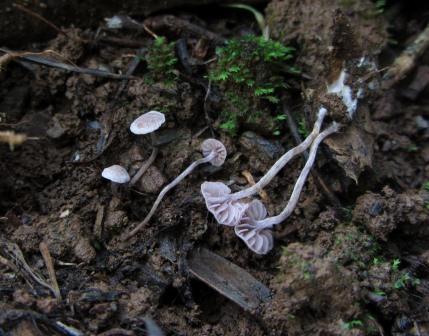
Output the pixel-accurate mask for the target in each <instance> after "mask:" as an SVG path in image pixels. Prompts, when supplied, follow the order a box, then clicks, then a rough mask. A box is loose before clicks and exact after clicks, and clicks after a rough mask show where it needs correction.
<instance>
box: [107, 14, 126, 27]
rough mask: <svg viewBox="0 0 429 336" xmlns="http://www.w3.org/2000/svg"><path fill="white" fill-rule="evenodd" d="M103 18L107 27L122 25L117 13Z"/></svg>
mask: <svg viewBox="0 0 429 336" xmlns="http://www.w3.org/2000/svg"><path fill="white" fill-rule="evenodd" d="M104 20H105V21H106V25H107V28H109V29H120V28H122V26H123V22H122V18H121V17H120V16H118V15H115V16H113V17H111V18H106V19H104Z"/></svg>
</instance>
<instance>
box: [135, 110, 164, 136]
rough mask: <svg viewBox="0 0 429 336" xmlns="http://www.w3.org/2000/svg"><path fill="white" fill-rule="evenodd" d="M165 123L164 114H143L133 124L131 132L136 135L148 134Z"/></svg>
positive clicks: (156, 112) (155, 112)
mask: <svg viewBox="0 0 429 336" xmlns="http://www.w3.org/2000/svg"><path fill="white" fill-rule="evenodd" d="M163 123H165V116H164V113H161V112H158V111H150V112H147V113H145V114H142V115H141V116H140V117H138V118H137V119H136V120H134V121H133V122H132V123H131V126H130V131H131V132H132V133H134V134H147V133H152V132H153V131H156V130H157V129H158V128H160V127H161V125H162V124H163Z"/></svg>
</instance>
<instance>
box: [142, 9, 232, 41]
mask: <svg viewBox="0 0 429 336" xmlns="http://www.w3.org/2000/svg"><path fill="white" fill-rule="evenodd" d="M143 24H144V25H146V26H147V27H150V28H151V29H153V30H155V31H158V30H163V29H169V30H170V31H173V32H176V33H177V34H181V33H183V32H188V33H191V34H193V35H195V36H197V37H205V38H207V39H209V40H212V41H213V42H214V43H216V44H224V43H225V41H226V39H225V38H223V37H221V36H220V35H218V34H216V33H213V32H212V31H210V30H207V29H205V28H203V27H200V26H198V25H196V24H194V23H191V22H189V21H187V20H184V19H181V18H178V17H177V16H173V15H159V16H153V17H150V18H147V19H146V20H144V21H143Z"/></svg>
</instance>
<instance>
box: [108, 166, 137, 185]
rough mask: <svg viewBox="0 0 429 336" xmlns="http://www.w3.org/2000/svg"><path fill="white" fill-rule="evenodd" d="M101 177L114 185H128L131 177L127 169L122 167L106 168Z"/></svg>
mask: <svg viewBox="0 0 429 336" xmlns="http://www.w3.org/2000/svg"><path fill="white" fill-rule="evenodd" d="M101 176H103V177H104V178H105V179H108V180H110V181H112V182H114V183H127V182H128V181H129V180H130V175H128V172H127V171H126V169H125V168H124V167H122V166H120V165H113V166H110V167H107V168H104V169H103V172H102V173H101Z"/></svg>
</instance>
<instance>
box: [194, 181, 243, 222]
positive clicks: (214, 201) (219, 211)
mask: <svg viewBox="0 0 429 336" xmlns="http://www.w3.org/2000/svg"><path fill="white" fill-rule="evenodd" d="M201 193H202V194H203V197H204V200H205V202H206V207H207V209H208V210H209V211H210V212H211V213H212V214H213V216H214V217H215V219H216V220H217V222H218V223H219V224H223V225H227V226H234V225H236V224H237V223H238V222H239V221H240V219H241V217H242V216H243V214H244V212H245V211H246V209H247V204H246V203H242V202H240V201H232V200H229V196H230V194H231V189H229V188H228V187H227V186H226V185H225V184H223V183H222V182H204V183H203V184H202V185H201Z"/></svg>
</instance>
